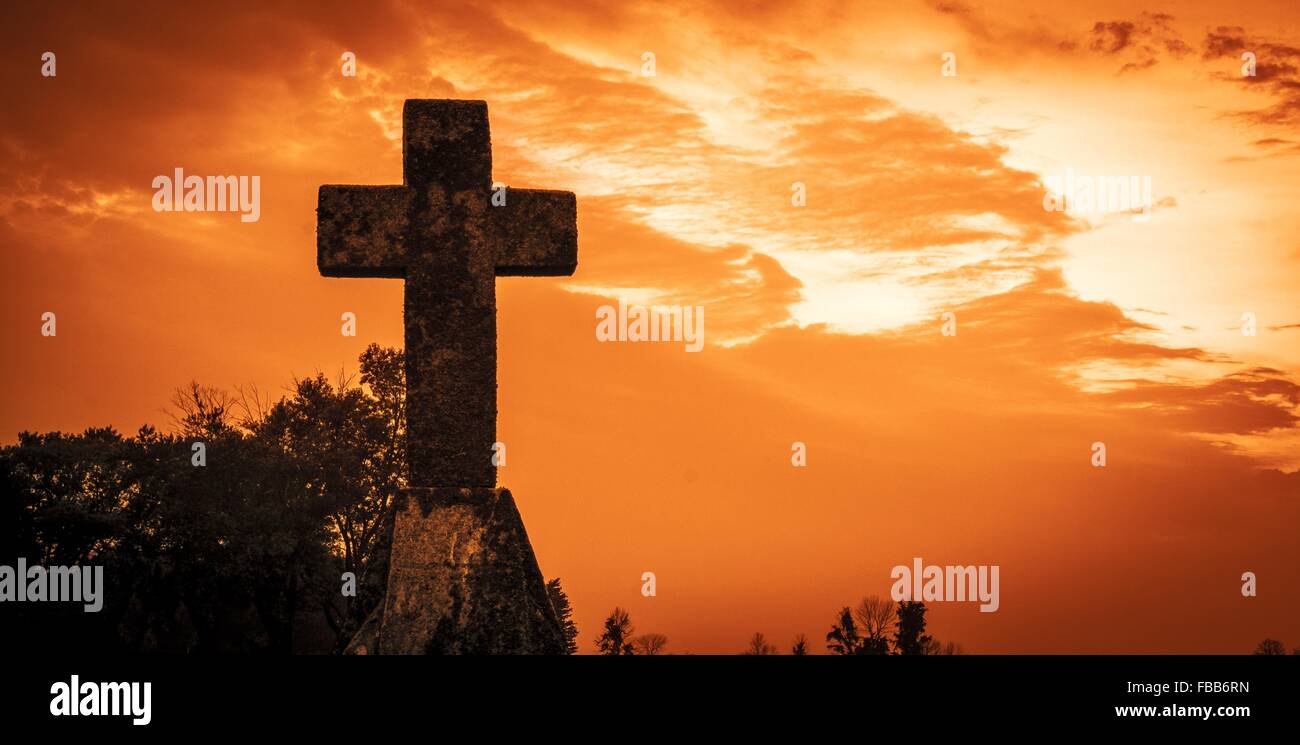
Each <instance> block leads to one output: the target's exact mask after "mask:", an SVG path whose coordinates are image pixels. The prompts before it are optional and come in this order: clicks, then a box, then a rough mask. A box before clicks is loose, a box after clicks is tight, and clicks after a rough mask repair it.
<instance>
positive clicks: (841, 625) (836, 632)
mask: <svg viewBox="0 0 1300 745" xmlns="http://www.w3.org/2000/svg"><path fill="white" fill-rule="evenodd" d="M826 648H827V649H829V650H830V651H831V652H833V653H835V654H843V655H850V654H860V653H861V651H862V638H861V637H860V636H858V627H857V624H855V623H854V622H853V611H850V610H849V609H848V607H847V606H845V607H844V609H843V610H841V611H840V617H839V620H838V621H837V622H836V623H835V625H834V626H831V630H830V631H829V632H828V633H827V634H826Z"/></svg>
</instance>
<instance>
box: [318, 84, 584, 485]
mask: <svg viewBox="0 0 1300 745" xmlns="http://www.w3.org/2000/svg"><path fill="white" fill-rule="evenodd" d="M402 124H403V130H402V160H403V165H404V168H405V170H404V173H403V180H404V182H405V184H404V185H403V186H334V185H326V186H322V187H321V188H320V195H319V202H318V206H317V210H316V213H317V227H316V261H317V265H318V267H319V269H320V272H321V274H324V275H325V276H327V277H401V278H405V279H406V301H405V313H406V340H405V342H406V387H407V391H406V405H407V412H406V421H407V433H408V442H409V445H408V450H407V462H408V464H409V467H410V479H411V484H412V485H414V486H486V487H490V486H495V485H496V468H495V467H494V466H493V465H492V461H491V458H492V443H493V442H495V441H496V416H497V411H496V389H497V379H496V283H495V279H496V277H497V276H506V275H509V276H520V275H548V276H553V275H565V274H572V273H573V271H574V269H575V268H576V267H577V264H578V227H577V225H578V218H577V214H578V211H577V202H576V200H575V198H574V196H573V194H572V193H571V192H560V191H544V190H537V189H510V190H508V191H507V192H506V201H505V204H504V205H500V206H494V205H493V204H492V201H491V198H492V144H491V139H490V134H489V131H488V118H487V104H486V103H484V102H483V101H441V100H427V101H426V100H409V101H407V102H406V105H405V107H404V109H403V111H402Z"/></svg>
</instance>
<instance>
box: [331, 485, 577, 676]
mask: <svg viewBox="0 0 1300 745" xmlns="http://www.w3.org/2000/svg"><path fill="white" fill-rule="evenodd" d="M363 631H364V627H363ZM358 637H361V634H358ZM353 644H354V646H362V647H364V646H365V644H366V641H365V640H364V639H362V640H354V642H353ZM372 648H373V649H377V650H378V651H379V652H381V653H383V654H422V653H423V654H563V653H564V638H563V634H562V632H561V630H560V625H559V622H558V621H557V620H556V618H555V610H554V609H553V608H552V607H551V602H550V600H549V598H548V597H547V595H546V586H545V582H544V580H543V578H542V573H541V570H540V569H539V568H538V566H537V560H536V559H535V558H534V557H533V550H532V545H531V544H530V543H529V541H528V533H527V532H526V531H525V530H524V523H523V520H522V519H521V518H520V516H519V510H518V509H517V508H516V507H515V501H514V498H513V497H512V496H511V495H510V491H509V490H507V489H451V488H441V489H431V488H423V489H421V488H414V489H409V490H407V491H406V492H405V493H404V495H403V501H402V503H401V504H399V508H398V512H397V520H396V523H395V525H394V528H393V553H392V560H391V565H390V567H389V572H388V593H387V596H386V597H385V599H384V610H383V621H382V623H381V625H380V628H379V633H378V639H377V643H375V644H374V645H373V647H372ZM357 651H358V652H359V653H361V654H365V653H366V651H362V650H360V649H358V650H357Z"/></svg>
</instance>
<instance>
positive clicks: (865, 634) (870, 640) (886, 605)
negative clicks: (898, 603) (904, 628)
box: [853, 595, 895, 654]
mask: <svg viewBox="0 0 1300 745" xmlns="http://www.w3.org/2000/svg"><path fill="white" fill-rule="evenodd" d="M894 613H895V610H894V604H893V603H892V602H891V601H889V600H885V599H884V598H882V597H880V596H879V595H869V596H867V597H865V598H863V599H862V602H861V603H859V604H858V607H857V608H854V609H853V617H854V619H856V620H857V622H858V628H859V629H860V630H861V634H862V638H863V641H862V648H861V650H860V651H859V652H858V653H859V654H889V633H890V631H891V630H892V629H893V628H894V618H895V616H894Z"/></svg>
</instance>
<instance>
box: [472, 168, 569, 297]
mask: <svg viewBox="0 0 1300 745" xmlns="http://www.w3.org/2000/svg"><path fill="white" fill-rule="evenodd" d="M488 214H489V215H490V217H491V219H492V221H493V234H494V235H495V236H496V239H497V241H498V243H497V276H501V277H543V276H546V277H559V276H567V275H570V274H573V272H574V270H575V269H577V268H578V203H577V199H576V198H575V197H574V195H573V192H571V191H549V190H545V189H510V190H509V191H507V192H506V203H505V204H504V205H502V206H500V207H490V208H488Z"/></svg>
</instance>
